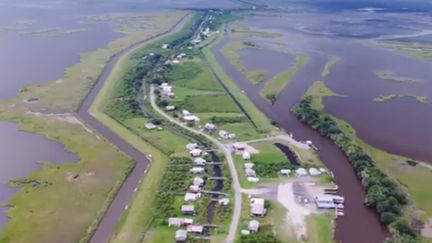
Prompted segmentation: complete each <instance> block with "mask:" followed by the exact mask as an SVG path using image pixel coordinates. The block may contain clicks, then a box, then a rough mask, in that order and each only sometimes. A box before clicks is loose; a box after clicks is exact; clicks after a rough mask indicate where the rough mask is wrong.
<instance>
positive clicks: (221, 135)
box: [219, 130, 229, 139]
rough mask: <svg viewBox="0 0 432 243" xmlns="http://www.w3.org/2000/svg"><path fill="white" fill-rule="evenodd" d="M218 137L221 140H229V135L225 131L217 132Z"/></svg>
mask: <svg viewBox="0 0 432 243" xmlns="http://www.w3.org/2000/svg"><path fill="white" fill-rule="evenodd" d="M219 137H221V138H223V139H228V138H229V133H228V132H227V131H225V130H220V131H219Z"/></svg>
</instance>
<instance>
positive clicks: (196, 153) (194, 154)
mask: <svg viewBox="0 0 432 243" xmlns="http://www.w3.org/2000/svg"><path fill="white" fill-rule="evenodd" d="M202 152H203V151H202V150H201V149H197V148H195V149H192V150H191V151H189V154H190V155H191V156H192V157H199V156H201V154H202Z"/></svg>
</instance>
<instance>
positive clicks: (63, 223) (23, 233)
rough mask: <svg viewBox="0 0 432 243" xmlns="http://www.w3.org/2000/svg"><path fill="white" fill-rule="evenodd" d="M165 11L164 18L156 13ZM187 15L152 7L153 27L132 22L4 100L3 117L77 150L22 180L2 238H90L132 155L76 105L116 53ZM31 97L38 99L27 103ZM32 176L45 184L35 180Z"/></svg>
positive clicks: (0, 112)
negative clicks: (56, 75)
mask: <svg viewBox="0 0 432 243" xmlns="http://www.w3.org/2000/svg"><path fill="white" fill-rule="evenodd" d="M164 14H166V18H165V19H164V20H163V21H158V19H159V17H160V15H164ZM183 15H184V12H180V11H178V12H174V11H173V12H159V13H157V14H156V13H152V14H150V15H149V16H147V23H148V24H151V25H152V26H153V27H151V28H146V29H145V30H142V29H136V28H129V29H128V31H127V32H125V33H124V34H125V35H124V36H123V37H121V38H119V39H117V40H115V41H113V42H111V43H110V44H109V45H108V47H106V48H100V49H97V50H95V51H92V52H89V53H85V54H82V55H81V59H80V62H79V63H78V64H76V65H74V66H72V67H70V68H67V69H66V71H65V76H64V77H62V78H61V79H59V80H53V81H48V82H44V83H40V84H33V85H27V86H25V87H23V88H22V90H21V92H20V93H19V94H18V96H17V97H16V98H13V99H10V100H2V101H0V119H2V120H10V121H14V122H17V123H18V124H19V127H20V129H22V130H24V131H29V132H35V133H39V134H43V135H45V136H47V137H48V138H50V139H53V140H55V141H57V142H60V143H62V144H64V145H65V147H66V149H67V150H68V151H71V152H74V153H77V154H78V155H79V157H80V160H79V161H78V162H77V163H73V164H62V165H52V164H45V165H44V166H43V168H42V169H41V170H38V171H35V172H33V173H32V174H31V175H30V176H28V177H26V178H22V179H20V180H17V183H21V184H22V187H21V190H20V191H19V192H18V193H16V194H15V195H14V197H13V199H12V200H11V201H10V202H9V203H8V205H11V206H13V207H12V208H11V209H10V210H9V211H8V216H9V217H10V218H11V219H10V221H9V222H8V223H7V224H6V225H5V227H4V229H3V231H2V232H1V235H0V242H29V243H31V242H47V243H49V242H80V241H82V242H86V241H87V240H88V238H89V236H90V234H91V232H92V231H93V230H94V229H95V227H96V225H97V223H98V221H99V219H100V218H101V216H102V215H103V212H104V211H105V209H106V207H107V205H108V203H109V202H110V201H111V199H112V198H113V196H114V195H115V193H116V191H117V190H118V188H119V186H120V184H121V182H122V181H123V179H124V178H125V176H126V174H127V173H128V172H129V171H130V170H131V168H132V167H133V163H132V161H131V160H130V158H128V157H127V156H126V155H125V154H123V153H121V152H120V151H118V150H117V149H116V148H114V147H113V146H111V145H110V143H109V142H108V141H105V140H104V139H103V138H101V136H100V135H98V134H97V133H95V132H93V133H90V132H89V130H88V128H84V126H83V125H81V124H80V122H79V120H77V119H76V118H75V116H74V114H73V112H74V111H75V110H76V109H77V107H78V106H79V104H80V102H81V101H82V99H83V97H84V96H85V95H86V93H87V91H88V90H89V88H90V87H91V86H92V85H93V82H94V80H95V79H96V77H97V76H98V74H99V73H100V71H101V70H102V68H103V65H104V64H105V63H106V62H107V61H108V59H109V58H110V57H111V56H112V55H113V54H114V53H116V52H118V51H120V50H122V49H123V48H125V47H127V46H130V45H132V44H133V43H136V42H139V41H141V40H144V39H146V38H149V37H150V36H152V35H155V34H157V33H160V32H162V31H163V30H165V29H166V28H168V26H170V25H173V24H174V23H175V22H176V21H178V19H180V18H181V17H182V16H183ZM156 21H158V22H156ZM30 98H38V101H37V102H33V103H26V102H25V100H27V99H30ZM28 111H33V112H40V114H39V115H34V114H30V113H28ZM60 112H62V113H68V114H70V116H69V119H71V120H73V122H70V121H68V120H65V119H60V118H59V117H57V116H56V113H60ZM48 113H51V114H50V115H49V116H48V115H46V114H48ZM69 172H71V173H76V174H78V178H77V179H76V181H73V182H70V181H68V180H67V178H66V177H67V174H68V173H69ZM32 182H37V183H40V186H37V187H34V186H33V185H34V183H32Z"/></svg>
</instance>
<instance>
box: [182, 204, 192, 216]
mask: <svg viewBox="0 0 432 243" xmlns="http://www.w3.org/2000/svg"><path fill="white" fill-rule="evenodd" d="M181 212H182V214H184V215H194V214H195V207H194V206H193V205H183V206H182V207H181Z"/></svg>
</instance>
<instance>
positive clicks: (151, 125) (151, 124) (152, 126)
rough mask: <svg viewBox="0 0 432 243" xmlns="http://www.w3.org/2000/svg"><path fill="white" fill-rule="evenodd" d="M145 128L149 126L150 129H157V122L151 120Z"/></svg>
mask: <svg viewBox="0 0 432 243" xmlns="http://www.w3.org/2000/svg"><path fill="white" fill-rule="evenodd" d="M145 128H147V129H149V130H153V129H156V128H157V126H156V125H155V124H153V123H151V122H149V123H146V124H145Z"/></svg>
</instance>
